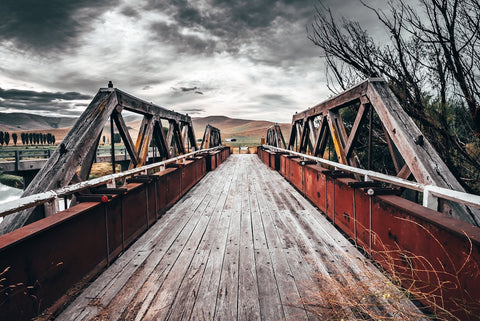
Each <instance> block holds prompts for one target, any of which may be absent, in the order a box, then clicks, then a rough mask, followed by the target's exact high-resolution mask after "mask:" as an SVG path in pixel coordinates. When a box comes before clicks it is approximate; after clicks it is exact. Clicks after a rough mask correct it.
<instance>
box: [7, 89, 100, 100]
mask: <svg viewBox="0 0 480 321" xmlns="http://www.w3.org/2000/svg"><path fill="white" fill-rule="evenodd" d="M0 98H2V99H5V100H29V101H36V102H51V101H54V100H83V99H91V98H92V96H89V95H83V94H81V93H77V92H73V91H72V92H65V93H61V92H56V93H53V92H46V91H42V92H38V91H32V90H20V89H3V88H0Z"/></svg>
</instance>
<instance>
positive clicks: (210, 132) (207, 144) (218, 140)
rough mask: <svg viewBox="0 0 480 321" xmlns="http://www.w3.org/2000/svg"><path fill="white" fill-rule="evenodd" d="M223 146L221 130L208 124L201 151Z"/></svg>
mask: <svg viewBox="0 0 480 321" xmlns="http://www.w3.org/2000/svg"><path fill="white" fill-rule="evenodd" d="M221 144H222V136H221V135H220V129H218V128H216V127H213V126H212V125H210V124H208V125H207V126H206V127H205V132H204V133H203V139H202V144H201V145H200V149H204V148H212V147H215V146H220V145H221Z"/></svg>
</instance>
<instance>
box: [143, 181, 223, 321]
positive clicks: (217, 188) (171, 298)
mask: <svg viewBox="0 0 480 321" xmlns="http://www.w3.org/2000/svg"><path fill="white" fill-rule="evenodd" d="M213 185H214V188H213V190H212V191H211V194H210V195H219V197H209V198H205V201H204V203H206V204H208V205H207V206H206V207H205V208H204V209H202V210H201V211H200V210H199V211H197V212H198V215H197V216H199V222H198V224H197V226H196V227H195V230H194V232H193V233H192V234H191V236H190V237H189V239H188V241H187V243H186V244H185V246H184V248H183V250H182V252H181V254H180V256H179V258H178V259H177V261H176V262H175V264H174V266H173V267H172V270H171V271H170V272H169V276H168V277H167V279H166V280H165V282H164V283H163V284H162V286H161V287H160V289H159V290H158V293H157V295H156V297H155V299H154V301H152V303H151V305H150V308H149V309H148V311H147V312H146V313H145V315H144V316H143V317H142V319H144V320H165V319H167V318H169V319H171V320H178V317H181V316H182V315H183V314H184V313H185V312H187V315H189V312H190V311H191V308H192V307H193V305H194V303H195V301H196V296H191V292H192V289H193V288H192V287H193V286H195V287H198V285H199V284H200V281H201V280H202V276H203V272H204V269H205V263H206V262H207V259H208V255H207V254H208V253H209V251H207V250H200V244H201V240H202V238H203V237H204V235H205V233H206V230H207V228H208V227H209V225H210V222H211V220H212V218H214V216H215V215H214V214H215V213H220V212H221V209H222V208H223V207H224V204H225V200H226V198H227V195H228V194H227V193H222V192H223V191H224V190H227V191H228V190H229V186H228V185H227V186H225V185H222V184H213ZM195 253H198V254H201V255H199V256H201V257H200V258H198V259H196V260H195ZM202 263H203V264H202ZM188 274H190V275H197V274H199V276H198V277H197V278H196V282H193V283H192V282H190V281H191V278H190V279H189V278H187V277H186V276H187V275H188ZM197 291H198V290H197ZM185 298H187V299H188V300H187V301H185V300H184V299H185Z"/></svg>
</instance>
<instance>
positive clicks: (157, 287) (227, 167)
mask: <svg viewBox="0 0 480 321" xmlns="http://www.w3.org/2000/svg"><path fill="white" fill-rule="evenodd" d="M364 289H368V291H369V292H368V293H369V294H368V295H365V294H362V295H363V297H365V299H363V300H367V303H365V304H363V303H361V302H360V301H362V299H361V298H360V297H358V298H354V299H353V300H349V299H348V298H347V297H348V295H349V294H351V293H352V291H353V292H354V291H357V290H359V291H360V290H364ZM392 298H395V299H393V300H392ZM360 305H362V306H363V308H365V307H366V308H367V309H370V310H372V311H373V312H374V313H376V315H383V316H388V315H390V316H394V315H395V313H398V311H399V310H401V311H407V313H408V314H409V315H412V316H413V317H412V319H415V320H417V319H418V313H419V312H418V310H417V309H416V307H415V306H414V305H413V303H411V302H410V301H408V300H406V299H404V297H403V295H402V294H400V293H399V292H398V293H397V292H396V291H395V290H394V289H393V287H392V286H391V285H389V282H388V280H387V279H386V278H385V277H384V276H383V275H382V274H381V273H380V272H379V271H378V270H377V269H376V268H375V267H374V266H373V265H371V264H370V263H369V262H367V261H366V260H365V258H364V257H363V256H362V255H361V254H360V253H359V252H358V251H357V250H356V248H355V247H353V246H352V245H351V244H350V243H349V242H348V241H347V240H346V239H345V238H344V237H343V236H342V235H341V234H340V233H339V232H338V231H337V230H336V229H335V228H334V227H333V226H332V225H331V223H330V222H328V221H327V220H326V219H325V218H324V216H323V215H322V214H321V213H320V212H318V210H317V209H316V208H314V207H313V206H312V205H311V204H310V203H309V202H308V201H307V200H305V199H304V198H303V197H302V196H301V195H300V194H299V193H298V192H297V191H296V190H295V189H294V188H293V187H292V186H291V185H290V184H288V182H286V181H285V180H284V179H283V178H282V177H281V176H280V175H279V174H278V173H277V172H275V171H272V170H270V169H269V168H268V167H267V166H265V165H264V164H263V163H262V162H261V161H260V159H259V158H258V157H257V156H256V155H231V156H230V157H229V158H228V159H227V160H226V161H225V163H223V164H222V165H221V166H220V167H219V168H217V169H216V170H215V171H213V172H209V173H208V174H207V175H206V176H205V177H204V178H203V179H202V180H201V181H200V182H199V183H198V184H197V185H196V186H194V187H193V188H192V189H191V190H190V191H189V192H188V193H187V194H186V195H185V196H184V197H183V198H182V199H181V200H180V201H179V202H178V203H177V204H176V205H175V206H174V207H172V208H171V209H170V210H169V211H168V212H167V213H166V214H165V215H164V216H163V217H162V218H161V219H160V220H159V221H158V222H157V223H156V224H155V225H154V226H152V227H151V228H150V229H149V230H148V231H147V232H146V233H145V234H144V235H143V236H141V237H140V238H139V239H138V240H137V242H135V243H134V244H133V245H132V246H131V247H130V248H129V249H128V250H127V251H126V252H125V253H124V254H122V255H121V256H120V257H119V258H118V259H117V260H116V261H115V262H114V263H113V264H112V265H111V266H110V267H109V268H108V269H107V270H106V271H105V272H104V273H103V274H101V275H100V276H99V277H98V278H97V279H96V280H95V281H94V282H93V283H91V284H90V285H89V286H88V287H87V288H86V289H85V290H84V291H83V292H82V293H81V294H80V295H79V296H78V297H77V298H76V299H75V300H74V301H73V302H72V303H71V304H70V305H69V306H68V307H67V308H66V309H65V310H64V311H63V313H62V314H61V315H60V316H59V317H58V320H92V319H93V320H119V319H120V320H324V319H328V318H331V319H337V318H338V319H340V318H341V317H340V316H341V315H342V314H341V313H340V312H342V313H343V314H344V315H346V316H347V317H348V316H349V319H353V318H357V317H359V316H362V315H363V316H364V313H365V312H363V311H362V309H363V308H362V307H361V306H360ZM322 306H323V307H325V308H324V309H322V308H321V307H322ZM312 309H316V310H317V311H320V316H318V315H316V314H315V313H314V312H313V311H312ZM337 313H338V314H337ZM359 314H360V315H359ZM404 318H405V314H403V315H402V316H401V317H399V319H404Z"/></svg>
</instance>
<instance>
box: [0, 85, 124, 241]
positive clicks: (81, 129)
mask: <svg viewBox="0 0 480 321" xmlns="http://www.w3.org/2000/svg"><path fill="white" fill-rule="evenodd" d="M117 104H118V102H117V96H116V95H115V93H114V91H113V90H112V89H100V90H99V91H98V93H97V94H96V95H95V97H94V98H93V100H92V101H91V103H90V104H89V105H88V107H87V108H86V110H85V111H84V113H83V114H82V115H81V116H80V117H79V118H78V120H77V122H76V123H75V125H73V127H72V129H71V130H70V132H68V134H67V135H66V136H65V138H64V139H63V141H62V143H61V144H60V145H59V146H58V147H57V149H56V150H55V151H54V152H53V154H52V155H51V157H50V158H49V159H48V161H47V162H46V163H45V165H44V166H43V167H42V169H40V171H39V172H38V173H37V175H36V176H35V179H34V180H33V181H32V182H31V183H30V185H28V187H27V188H26V189H25V191H24V192H23V194H22V197H24V196H28V195H33V194H38V193H42V192H45V191H48V190H53V189H56V188H59V187H63V186H66V185H68V184H69V183H70V182H71V180H72V178H73V176H74V175H75V172H76V170H77V168H78V166H80V165H81V164H82V163H83V161H84V159H85V157H86V155H87V154H88V152H89V151H90V150H91V148H92V146H93V145H94V144H95V143H96V141H97V139H98V137H99V136H100V134H101V132H102V130H103V127H104V126H105V124H106V123H107V121H108V118H109V116H110V115H111V113H112V111H113V110H114V109H115V108H116V106H117ZM33 216H34V209H33V208H32V209H27V210H24V211H22V212H19V213H15V214H12V215H9V216H7V217H5V219H4V221H3V222H2V224H0V234H5V233H7V232H10V231H13V230H15V229H17V228H19V227H22V226H23V225H25V223H26V222H27V221H29V219H30V217H32V218H33Z"/></svg>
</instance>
